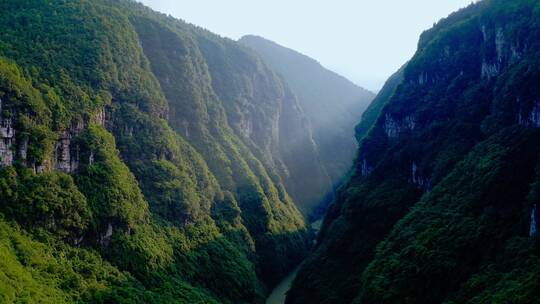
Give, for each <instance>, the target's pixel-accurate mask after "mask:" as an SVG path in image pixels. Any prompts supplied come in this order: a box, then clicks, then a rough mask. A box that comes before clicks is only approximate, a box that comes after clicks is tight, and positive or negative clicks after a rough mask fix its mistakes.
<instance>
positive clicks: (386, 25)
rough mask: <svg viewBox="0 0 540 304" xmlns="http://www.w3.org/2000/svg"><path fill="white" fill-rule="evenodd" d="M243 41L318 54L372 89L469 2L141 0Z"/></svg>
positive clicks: (319, 57)
mask: <svg viewBox="0 0 540 304" xmlns="http://www.w3.org/2000/svg"><path fill="white" fill-rule="evenodd" d="M139 1H141V2H143V3H145V4H146V5H148V6H150V7H152V8H153V9H155V10H158V11H161V12H164V13H167V14H170V15H172V16H174V17H177V18H180V19H183V20H185V21H187V22H190V23H193V24H196V25H198V26H201V27H204V28H206V29H208V30H210V31H212V32H215V33H217V34H220V35H221V36H225V37H229V38H232V39H239V38H240V37H242V36H243V35H247V34H253V35H259V36H262V37H265V38H267V39H270V40H273V41H275V42H277V43H279V44H281V45H284V46H286V47H289V48H292V49H294V50H297V51H299V52H301V53H303V54H306V55H308V56H310V57H313V58H314V59H316V60H318V61H319V62H320V63H321V64H322V65H324V66H325V67H327V68H329V69H331V70H334V71H336V72H338V73H340V74H342V75H343V76H345V77H347V78H349V79H350V80H352V81H353V82H355V83H357V84H359V85H361V86H363V87H365V88H367V89H370V90H373V91H376V90H378V89H380V87H381V86H382V84H383V83H384V81H385V80H386V79H387V78H388V76H390V75H391V74H392V73H393V72H394V71H396V70H397V69H398V68H399V67H400V66H401V65H402V64H403V63H405V62H406V61H407V60H408V59H410V58H411V57H412V55H413V54H414V52H415V50H416V45H417V42H418V37H419V35H420V34H421V33H422V31H424V30H425V29H428V28H430V27H431V26H432V25H433V23H434V22H436V21H438V20H439V19H441V18H443V17H446V16H447V15H448V14H449V13H451V12H453V11H455V10H457V9H459V8H461V7H464V6H466V5H468V4H470V3H471V0H139Z"/></svg>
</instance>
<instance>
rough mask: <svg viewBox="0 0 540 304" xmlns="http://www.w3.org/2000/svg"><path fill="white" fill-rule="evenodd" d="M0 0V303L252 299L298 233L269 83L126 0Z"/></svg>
mask: <svg viewBox="0 0 540 304" xmlns="http://www.w3.org/2000/svg"><path fill="white" fill-rule="evenodd" d="M0 10H2V12H3V13H2V15H1V16H0V29H1V30H0V100H1V104H0V125H1V129H0V131H1V132H0V137H1V138H0V141H1V144H2V145H0V161H1V162H2V163H3V165H2V167H1V168H0V216H1V217H2V220H0V244H1V248H0V254H1V255H2V256H3V257H4V258H2V262H1V263H0V266H1V267H2V269H1V271H0V294H1V295H2V297H3V298H2V300H1V302H7V303H11V302H29V303H64V302H65V303H73V302H82V303H141V302H143V303H262V302H263V301H264V298H265V296H266V293H267V292H268V290H269V288H270V287H272V285H273V284H275V283H276V282H277V281H278V280H279V279H280V278H281V277H282V276H283V275H284V274H286V273H287V272H288V271H290V269H292V267H293V266H295V265H296V264H297V263H298V262H299V261H300V260H301V259H303V258H304V257H305V255H306V254H307V251H308V249H309V247H310V244H311V241H310V240H309V234H308V232H307V229H306V228H305V224H304V219H303V217H302V215H301V214H300V212H299V211H298V209H297V208H296V206H295V205H294V203H293V200H292V199H291V198H290V196H289V192H293V191H295V189H294V188H292V187H290V184H289V183H288V182H287V179H288V178H290V177H289V176H288V175H287V174H288V172H290V169H291V168H288V167H287V166H288V165H290V164H291V162H290V161H289V162H288V161H286V158H287V157H288V155H287V154H286V151H284V150H283V147H284V146H286V145H287V142H286V141H283V142H280V141H279V140H278V139H280V137H281V138H283V137H284V136H282V135H280V134H282V133H285V131H284V130H285V128H286V127H290V126H293V127H295V128H297V129H298V130H297V132H296V133H295V134H293V135H294V136H295V138H296V139H298V140H303V141H306V142H310V140H311V134H310V130H309V127H308V126H305V125H302V124H301V123H300V122H301V121H303V117H302V113H301V111H300V110H299V107H298V104H297V101H296V99H295V98H294V96H293V95H292V94H291V93H290V91H289V90H288V89H287V88H286V85H285V84H284V83H283V82H282V80H281V79H280V78H279V77H277V76H276V75H275V74H274V73H273V72H272V71H271V70H270V69H269V68H268V67H266V66H265V65H264V64H263V63H262V60H260V59H259V58H258V57H257V56H256V55H255V54H253V53H252V52H250V51H248V50H245V49H244V48H243V47H240V46H239V45H237V43H235V42H233V41H229V40H226V39H222V38H220V37H218V36H216V35H214V34H211V33H209V32H206V31H204V30H202V29H199V28H196V27H194V26H191V25H188V24H185V23H183V22H181V21H179V20H176V19H172V18H169V17H166V16H164V15H161V14H158V13H155V12H153V11H151V10H149V9H147V8H145V7H144V6H142V5H140V4H137V3H135V2H132V1H127V0H126V1H124V0H110V1H109V0H97V1H94V0H92V1H90V0H78V1H64V0H46V1H42V0H29V1H16V0H13V1H11V0H9V1H3V2H2V3H0ZM297 152H302V151H295V153H297ZM305 153H306V155H308V154H309V155H311V156H310V157H315V156H314V155H316V151H315V148H314V145H313V143H312V142H310V145H306V146H305ZM294 178H296V177H294ZM298 182H299V183H300V182H301V181H298Z"/></svg>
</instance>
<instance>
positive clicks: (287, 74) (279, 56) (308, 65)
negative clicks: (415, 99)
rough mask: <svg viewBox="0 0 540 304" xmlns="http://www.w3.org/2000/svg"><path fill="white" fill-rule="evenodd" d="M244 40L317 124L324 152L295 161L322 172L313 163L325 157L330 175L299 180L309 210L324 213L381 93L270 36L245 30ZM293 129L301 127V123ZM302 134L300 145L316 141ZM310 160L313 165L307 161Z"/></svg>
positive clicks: (300, 168)
mask: <svg viewBox="0 0 540 304" xmlns="http://www.w3.org/2000/svg"><path fill="white" fill-rule="evenodd" d="M239 42H240V43H241V44H243V45H245V46H247V47H249V48H251V49H253V50H254V51H255V52H257V53H258V54H259V55H260V56H261V57H262V58H263V59H264V61H265V62H266V63H267V64H268V65H269V66H270V67H271V68H273V69H274V70H276V71H277V72H278V73H279V75H280V76H281V77H283V79H284V80H285V81H286V82H287V83H288V84H289V85H290V87H291V90H292V92H293V93H294V94H295V95H296V96H297V97H298V103H299V105H300V107H301V108H302V109H303V112H304V113H305V118H306V120H307V121H308V122H309V126H310V128H311V129H312V134H313V140H314V142H315V144H316V147H317V151H318V154H319V157H318V159H316V158H311V159H307V160H306V162H302V161H301V160H300V162H298V160H296V161H294V162H292V163H291V164H290V165H289V167H291V168H294V167H295V163H298V164H299V166H298V167H297V168H296V171H298V172H300V173H301V174H299V176H321V175H320V174H318V175H314V172H313V171H309V167H313V166H314V165H313V164H319V163H320V167H321V168H322V170H324V172H323V173H324V175H327V176H328V178H327V180H328V181H326V182H325V183H323V184H320V183H319V184H316V183H314V182H311V181H309V180H308V181H306V182H308V184H305V186H304V187H302V186H301V185H298V189H299V190H300V191H301V192H300V195H296V198H297V201H298V202H299V205H300V206H301V208H302V209H303V210H304V213H307V214H311V215H314V216H320V215H322V214H318V212H320V211H321V210H324V209H325V206H326V202H323V201H322V200H321V199H322V198H323V197H324V196H325V194H326V193H328V192H329V191H328V188H327V187H326V186H324V185H325V184H331V185H337V184H339V183H340V181H341V179H342V177H343V176H344V175H345V174H346V172H347V171H348V170H349V169H350V167H351V164H352V160H353V158H354V156H355V150H356V141H355V140H354V132H353V130H354V126H355V124H356V123H358V121H359V120H360V117H361V115H362V113H363V112H364V110H365V109H366V108H367V106H368V104H369V103H370V102H371V100H372V99H373V98H374V97H375V96H374V94H372V93H371V92H368V91H367V90H364V89H362V88H360V87H358V86H356V85H354V84H353V83H351V82H350V81H348V80H347V79H345V78H343V77H341V76H339V75H337V74H335V73H333V72H331V71H329V70H327V69H325V68H324V67H322V66H321V65H320V64H319V63H318V62H317V61H315V60H313V59H311V58H309V57H307V56H304V55H302V54H300V53H298V52H295V51H293V50H290V49H287V48H285V47H283V46H280V45H278V44H276V43H274V42H271V41H268V40H266V39H264V38H261V37H256V36H245V37H242V39H240V41H239ZM288 129H292V130H297V127H296V128H288ZM284 135H286V134H284ZM298 136H299V135H298V134H291V135H290V138H291V143H293V142H295V141H296V142H297V143H296V146H299V145H303V146H300V147H301V149H302V150H305V149H306V148H305V147H309V146H310V143H309V142H302V140H296V139H297V138H298ZM293 147H294V146H293ZM308 161H309V163H310V164H311V165H307V164H306V163H307V162H308ZM324 175H323V177H324ZM294 180H298V179H297V178H294ZM323 186H324V187H323ZM318 207H320V208H319V209H318Z"/></svg>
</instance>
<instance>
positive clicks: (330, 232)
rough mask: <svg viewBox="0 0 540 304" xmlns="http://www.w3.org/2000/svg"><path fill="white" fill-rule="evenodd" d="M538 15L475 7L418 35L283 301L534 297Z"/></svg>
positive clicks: (526, 7) (524, 4)
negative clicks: (530, 264) (532, 232)
mask: <svg viewBox="0 0 540 304" xmlns="http://www.w3.org/2000/svg"><path fill="white" fill-rule="evenodd" d="M538 9H539V8H538V3H537V2H536V1H526V0H524V1H521V0H520V1H512V2H508V1H498V0H492V1H480V2H478V3H476V4H474V5H471V6H470V7H468V8H466V9H463V10H461V11H459V12H456V13H454V14H452V15H451V16H449V17H448V18H447V19H444V20H442V21H440V22H439V23H438V24H437V25H436V26H435V27H434V28H433V29H431V30H429V31H426V32H425V33H424V34H423V35H422V37H421V40H420V43H419V49H418V51H417V53H416V54H415V56H414V57H413V59H412V60H411V61H410V62H409V63H408V64H407V65H406V67H405V68H404V70H403V74H402V76H401V77H400V80H399V83H398V84H396V85H395V86H394V89H393V90H392V91H393V93H392V94H387V92H382V93H384V96H385V98H383V99H384V101H383V102H381V100H380V99H381V98H382V95H381V96H380V97H379V98H378V99H377V100H378V102H379V104H383V106H382V107H380V108H381V110H380V112H379V115H378V118H377V119H376V120H375V121H374V124H373V125H372V127H371V129H370V131H369V132H367V133H362V134H359V136H358V137H359V139H361V142H360V150H359V157H358V161H357V163H356V164H355V173H354V174H353V176H352V177H351V179H350V180H349V181H348V183H347V185H346V186H344V187H343V188H342V189H341V190H340V192H339V194H338V196H337V199H336V201H335V202H334V204H333V205H332V206H331V208H330V210H329V212H328V214H327V216H326V218H325V223H324V225H323V228H322V231H321V234H320V239H319V245H318V248H317V250H316V252H315V253H314V254H313V255H312V256H311V257H310V258H309V259H308V262H306V264H305V265H304V266H303V267H302V269H301V270H300V272H299V275H298V277H297V279H296V281H295V283H294V286H293V289H292V291H291V293H290V294H289V297H288V299H287V302H288V303H493V302H498V301H508V302H512V303H529V302H535V301H536V295H535V292H532V291H531V292H529V291H526V290H528V288H531V286H532V285H530V284H529V283H527V282H529V281H530V278H538V277H539V276H540V272H539V271H538V268H537V267H528V266H525V264H526V263H527V262H525V261H528V262H532V261H535V262H534V263H537V262H538V258H537V257H538V248H537V247H538V246H537V244H536V241H535V239H534V238H533V239H531V238H529V236H528V230H529V222H530V214H531V209H532V208H533V204H534V203H535V201H536V199H537V198H538V196H537V194H536V193H537V182H538V171H537V170H535V168H538V155H539V153H540V150H539V148H538V144H537V143H538V140H539V133H538V128H537V127H536V123H535V121H536V120H537V119H536V115H537V113H536V101H537V100H538V96H540V91H538V89H537V88H538V86H537V83H538V81H539V79H540V78H539V77H538V75H539V71H538V68H537V67H538V66H539V65H538V58H539V57H538V53H539V50H540V47H539V45H540V24H539V23H538V21H537V20H538V12H539V10H538ZM368 129H369V128H367V127H366V126H365V125H362V124H361V125H360V126H359V128H358V129H357V130H359V131H361V132H365V130H368ZM364 134H366V135H364ZM518 252H519V254H518ZM518 256H519V257H518ZM510 277H511V279H510ZM511 282H512V283H511ZM518 294H519V295H520V296H517V295H518Z"/></svg>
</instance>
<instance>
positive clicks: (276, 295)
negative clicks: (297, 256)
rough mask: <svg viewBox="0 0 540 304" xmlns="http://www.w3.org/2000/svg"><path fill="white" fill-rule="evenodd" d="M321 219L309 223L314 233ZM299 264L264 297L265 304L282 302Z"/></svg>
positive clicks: (318, 228)
mask: <svg viewBox="0 0 540 304" xmlns="http://www.w3.org/2000/svg"><path fill="white" fill-rule="evenodd" d="M321 225H322V220H318V221H316V222H313V223H312V224H311V228H312V229H313V230H315V232H316V233H318V232H319V230H320V229H321ZM300 266H302V264H300V265H298V266H297V267H296V268H295V269H294V270H293V271H291V273H289V274H288V275H287V276H286V277H285V278H284V279H283V280H281V282H279V284H278V285H277V286H276V287H275V288H274V289H273V290H272V293H270V295H269V296H268V298H266V304H284V303H285V298H286V297H287V292H288V291H289V289H291V285H292V283H293V281H294V279H295V278H296V274H298V270H300Z"/></svg>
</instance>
